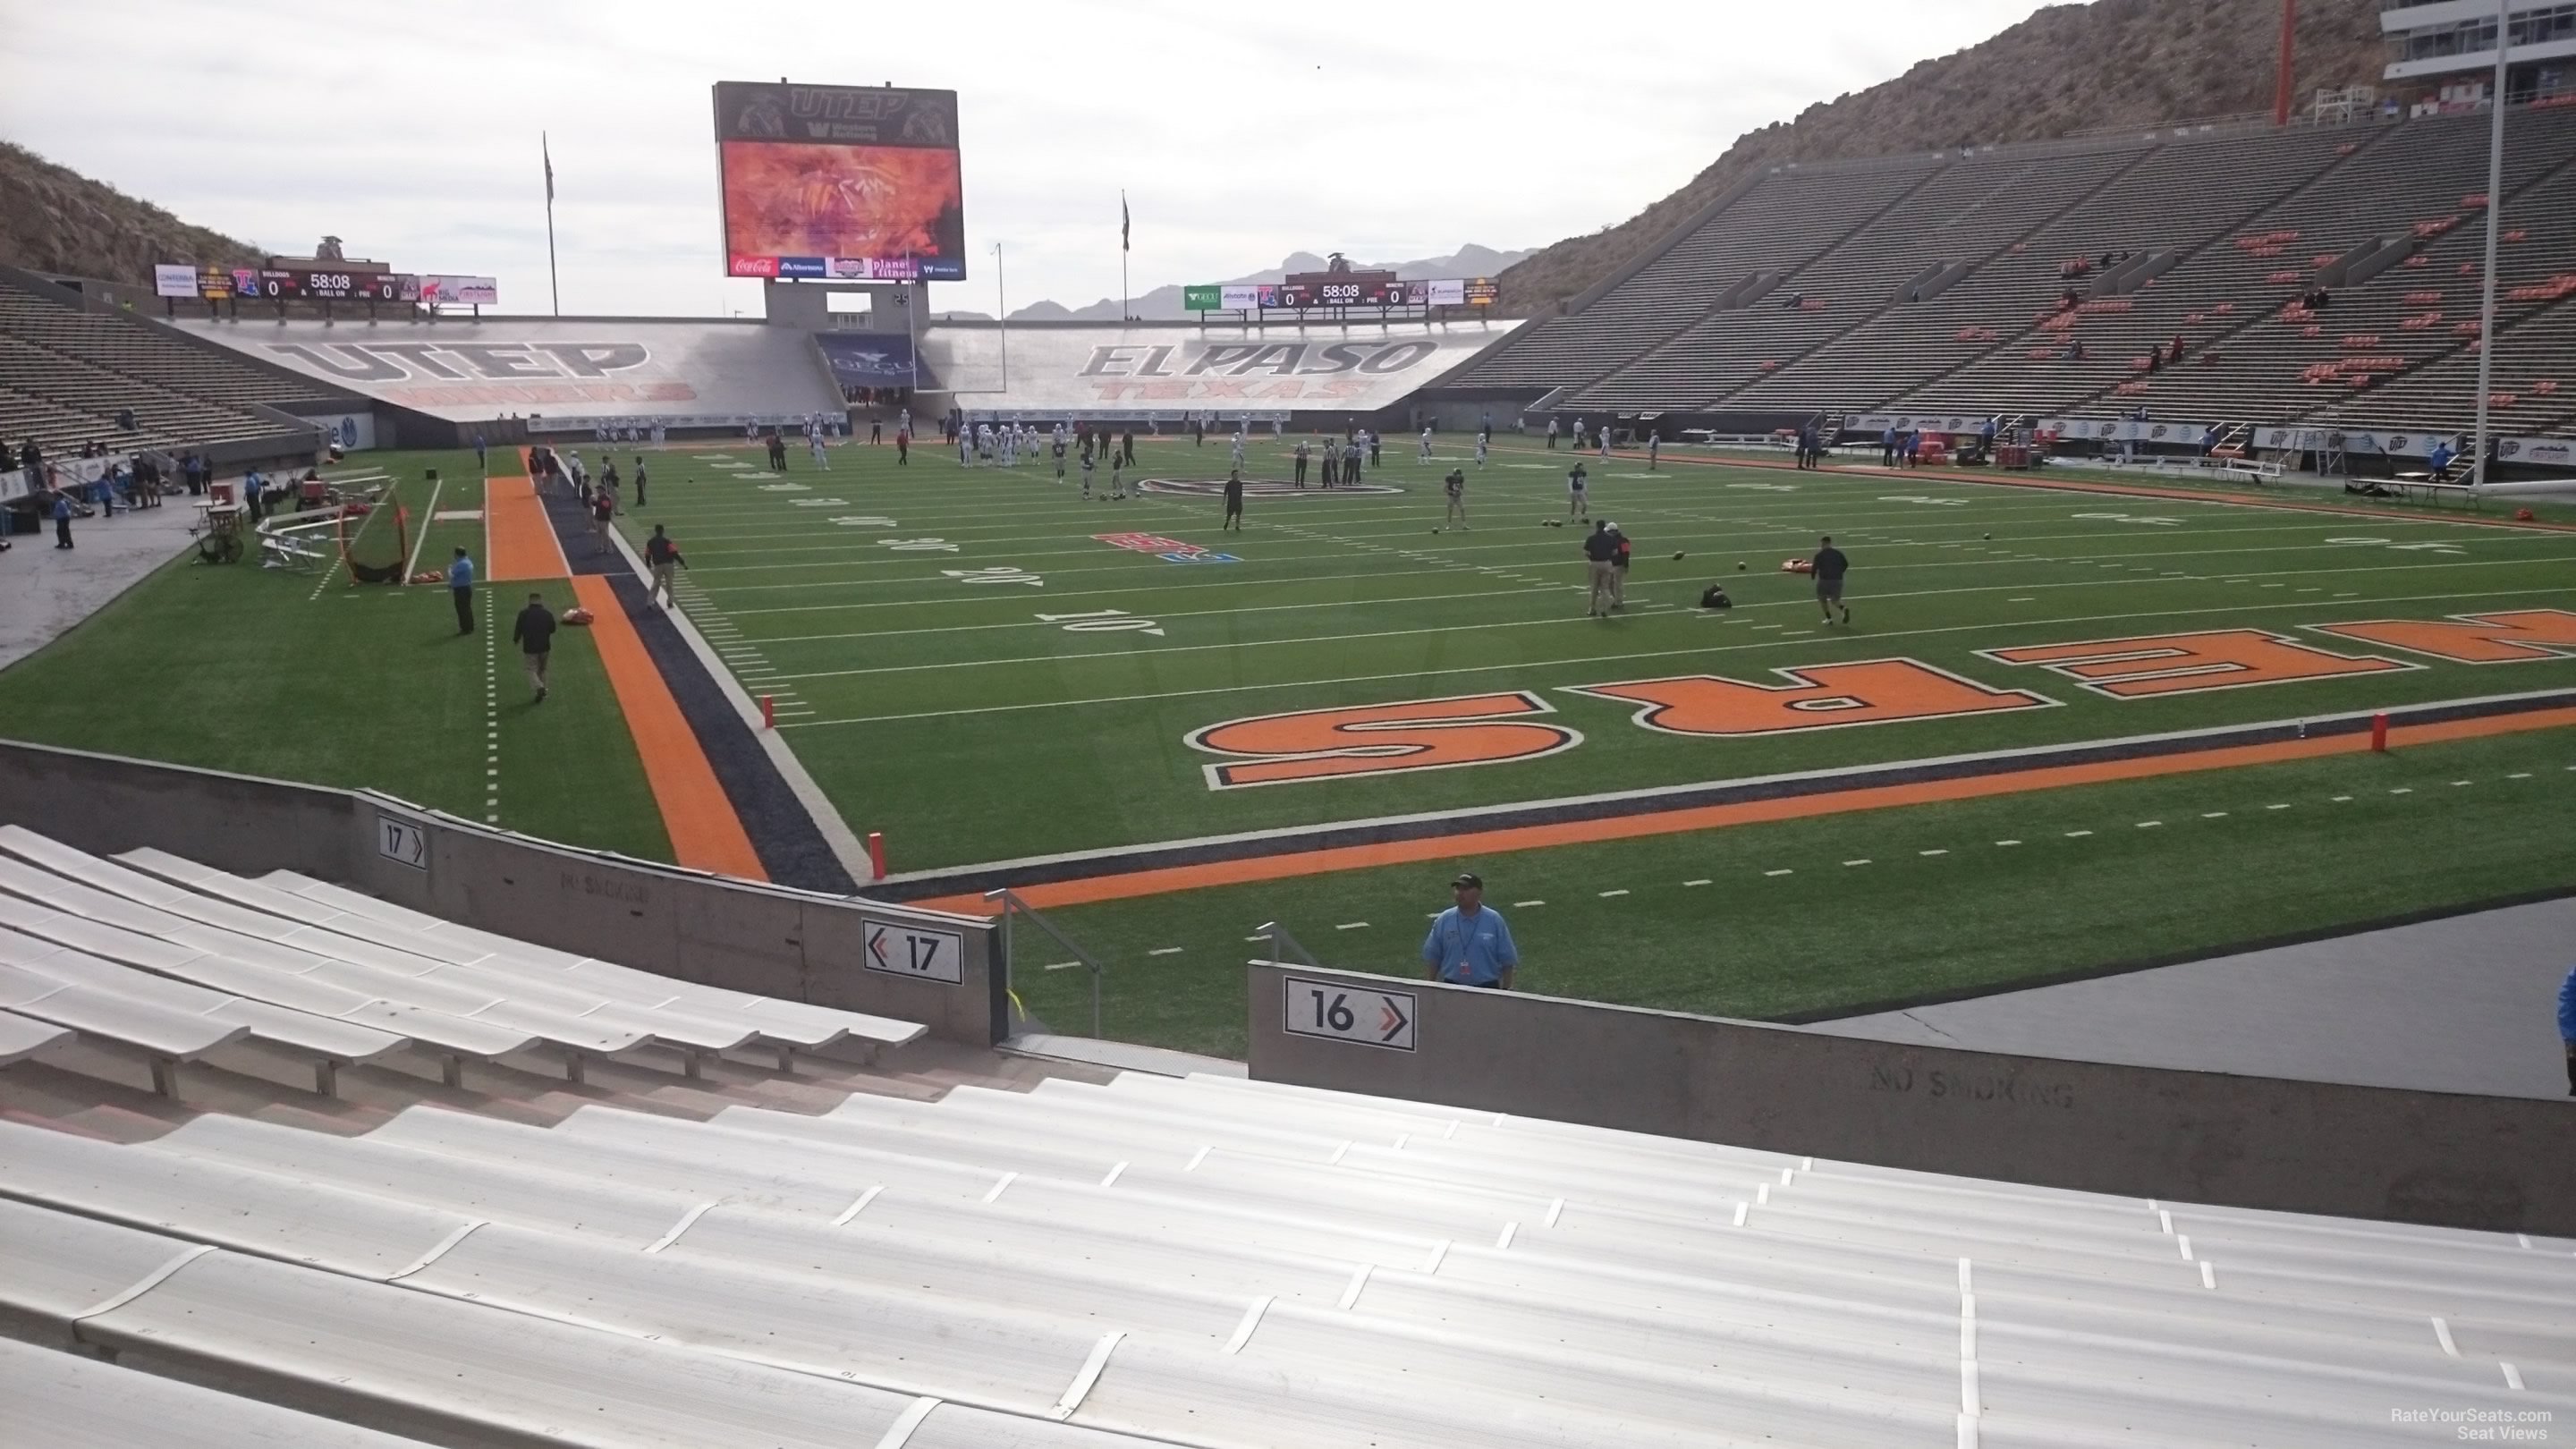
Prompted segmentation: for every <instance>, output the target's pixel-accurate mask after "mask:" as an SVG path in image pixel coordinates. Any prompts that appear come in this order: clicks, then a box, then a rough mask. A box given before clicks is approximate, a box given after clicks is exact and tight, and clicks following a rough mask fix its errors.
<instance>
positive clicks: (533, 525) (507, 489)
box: [424, 473, 597, 612]
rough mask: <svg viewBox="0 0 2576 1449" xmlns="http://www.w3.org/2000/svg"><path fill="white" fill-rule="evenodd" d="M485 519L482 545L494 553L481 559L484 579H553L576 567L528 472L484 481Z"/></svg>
mask: <svg viewBox="0 0 2576 1449" xmlns="http://www.w3.org/2000/svg"><path fill="white" fill-rule="evenodd" d="M483 519H484V524H483V526H484V529H485V536H484V538H485V541H484V548H485V551H486V552H488V553H489V554H490V555H491V556H490V557H489V558H486V559H485V560H484V561H483V563H484V570H483V577H484V580H485V581H486V582H488V583H495V584H507V583H521V582H525V581H527V580H530V579H536V580H552V579H560V578H563V577H565V576H567V575H569V574H570V573H571V572H572V565H571V564H569V563H566V562H565V561H564V551H563V545H562V544H560V543H558V542H556V541H555V530H554V525H553V524H551V523H549V522H547V521H546V508H545V505H544V504H543V503H540V502H539V501H538V500H537V486H536V484H534V483H532V482H530V481H529V479H528V476H527V475H526V474H524V473H520V474H515V475H512V474H504V475H502V476H499V477H495V478H491V479H489V480H487V481H486V482H485V483H484V485H483ZM424 526H425V525H424ZM593 612H597V611H596V610H594V611H593Z"/></svg>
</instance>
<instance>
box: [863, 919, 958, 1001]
mask: <svg viewBox="0 0 2576 1449" xmlns="http://www.w3.org/2000/svg"><path fill="white" fill-rule="evenodd" d="M859 956H860V964H862V965H864V966H866V967H867V968H868V969H869V970H870V971H882V972H884V973H886V974H887V975H889V976H909V977H911V978H912V979H913V980H915V981H945V982H947V983H948V984H949V985H951V986H955V985H957V984H958V983H960V982H962V981H964V980H965V979H966V938H965V937H964V936H961V935H959V934H957V933H956V932H954V931H924V930H921V929H918V928H916V927H912V926H894V925H887V924H885V923H884V922H881V921H870V922H868V923H867V926H866V929H865V930H864V932H863V933H862V934H861V937H860V945H859Z"/></svg>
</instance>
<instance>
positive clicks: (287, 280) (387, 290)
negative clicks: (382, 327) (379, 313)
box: [232, 267, 420, 302]
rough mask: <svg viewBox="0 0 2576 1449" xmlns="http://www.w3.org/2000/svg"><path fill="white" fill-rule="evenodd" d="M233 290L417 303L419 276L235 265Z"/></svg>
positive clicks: (267, 296)
mask: <svg viewBox="0 0 2576 1449" xmlns="http://www.w3.org/2000/svg"><path fill="white" fill-rule="evenodd" d="M232 281H233V293H234V295H236V296H240V297H244V298H258V299H261V300H274V301H282V302H416V301H418V300H420V278H419V277H417V276H414V275H412V274H411V273H408V272H353V271H348V270H345V269H342V268H338V267H259V268H252V267H236V268H234V269H233V276H232Z"/></svg>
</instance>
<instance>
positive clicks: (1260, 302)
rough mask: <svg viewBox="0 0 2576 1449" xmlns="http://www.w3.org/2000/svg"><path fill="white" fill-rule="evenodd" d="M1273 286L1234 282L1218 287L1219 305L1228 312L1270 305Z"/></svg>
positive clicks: (1255, 309) (1251, 309)
mask: <svg viewBox="0 0 2576 1449" xmlns="http://www.w3.org/2000/svg"><path fill="white" fill-rule="evenodd" d="M1272 290H1273V289H1272V288H1269V287H1264V286H1259V285H1256V284H1247V283H1243V282H1233V283H1229V284H1228V285H1226V286H1224V287H1222V288H1219V289H1218V293H1217V296H1218V305H1220V306H1222V307H1223V308H1224V309H1225V310H1226V311H1228V312H1252V311H1258V310H1259V309H1261V308H1263V307H1267V306H1269V305H1270V294H1271V292H1272Z"/></svg>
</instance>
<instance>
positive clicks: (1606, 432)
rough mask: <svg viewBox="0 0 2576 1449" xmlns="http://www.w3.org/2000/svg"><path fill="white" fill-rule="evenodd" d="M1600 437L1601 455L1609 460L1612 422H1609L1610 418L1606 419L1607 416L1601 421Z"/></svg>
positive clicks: (1605, 459)
mask: <svg viewBox="0 0 2576 1449" xmlns="http://www.w3.org/2000/svg"><path fill="white" fill-rule="evenodd" d="M1600 438H1601V457H1602V459H1603V460H1604V461H1607V460H1608V459H1609V457H1610V423H1609V420H1608V419H1606V418H1605V419H1603V420H1602V423H1601V433H1600Z"/></svg>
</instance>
